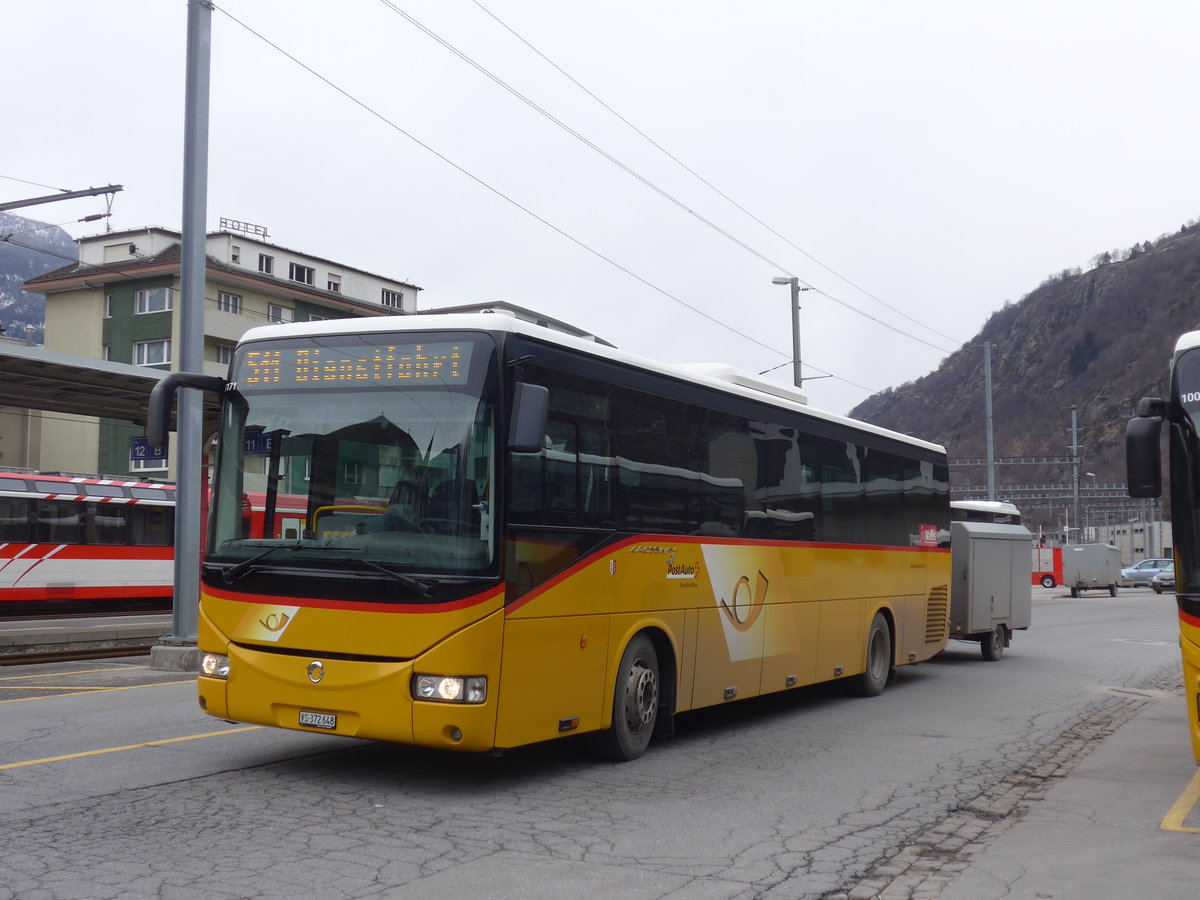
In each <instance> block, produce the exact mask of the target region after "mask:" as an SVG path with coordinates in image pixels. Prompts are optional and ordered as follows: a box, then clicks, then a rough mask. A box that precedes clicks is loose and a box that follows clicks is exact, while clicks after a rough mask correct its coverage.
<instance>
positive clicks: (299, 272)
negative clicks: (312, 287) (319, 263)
mask: <svg viewBox="0 0 1200 900" xmlns="http://www.w3.org/2000/svg"><path fill="white" fill-rule="evenodd" d="M314 274H315V273H314V272H313V270H312V269H311V268H310V267H309V266H302V265H300V263H288V278H290V279H292V281H298V282H300V283H301V284H312V283H313V275H314Z"/></svg>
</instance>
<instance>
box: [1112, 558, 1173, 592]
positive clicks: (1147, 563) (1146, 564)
mask: <svg viewBox="0 0 1200 900" xmlns="http://www.w3.org/2000/svg"><path fill="white" fill-rule="evenodd" d="M1174 565H1175V563H1174V562H1173V561H1172V560H1169V559H1143V560H1142V561H1141V562H1139V563H1134V564H1133V565H1132V566H1127V567H1126V568H1124V569H1122V570H1121V584H1130V585H1133V586H1134V587H1138V586H1139V585H1141V586H1149V584H1150V579H1151V578H1153V577H1154V576H1155V575H1157V574H1158V573H1159V572H1161V571H1163V570H1164V569H1169V568H1172V567H1173V566H1174Z"/></svg>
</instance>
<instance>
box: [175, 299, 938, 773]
mask: <svg viewBox="0 0 1200 900" xmlns="http://www.w3.org/2000/svg"><path fill="white" fill-rule="evenodd" d="M189 379H191V380H190V381H189ZM176 382H177V383H182V384H185V385H188V384H190V385H191V386H193V387H202V388H207V389H213V388H214V387H215V388H218V389H219V390H220V392H221V394H222V397H223V401H222V413H221V424H220V432H219V441H218V444H219V447H218V451H217V458H216V462H215V468H214V476H213V489H212V505H211V511H210V519H209V528H208V534H207V538H206V550H205V554H204V559H203V562H202V574H201V597H200V613H199V650H200V651H201V653H202V659H203V662H202V672H201V674H200V676H199V700H200V706H201V708H202V709H203V710H204V711H205V712H207V713H208V714H210V715H213V716H216V717H218V718H221V719H229V720H234V721H241V722H251V723H259V724H263V725H274V726H279V727H283V728H291V729H299V730H302V731H309V732H314V733H329V734H339V735H348V736H356V737H361V738H370V739H375V740H385V741H397V742H402V743H408V744H417V745H421V746H425V747H435V748H445V749H452V750H469V751H488V750H500V749H505V748H511V747H517V746H520V745H524V744H530V743H533V742H536V741H544V740H548V739H554V738H558V737H563V736H568V735H574V734H583V733H591V740H592V741H593V742H594V744H595V747H596V749H597V750H598V751H599V752H600V753H601V754H602V755H605V756H608V757H611V758H615V759H633V758H635V757H638V756H640V755H641V754H642V753H643V752H644V751H645V749H646V746H647V744H648V743H649V741H650V740H651V738H652V736H655V735H658V736H660V737H666V736H669V735H670V734H671V733H672V728H673V721H674V720H673V717H674V716H675V715H676V714H677V713H682V712H685V711H688V710H694V709H698V708H701V707H709V706H714V705H719V704H723V703H728V702H730V701H733V700H737V699H742V698H746V697H754V696H757V695H761V694H766V693H770V692H775V691H785V690H789V689H793V688H797V687H800V686H802V685H809V684H814V683H816V682H823V681H829V680H834V679H844V680H846V681H847V682H849V683H850V685H851V686H852V687H853V688H854V689H855V690H856V691H857V692H858V693H861V694H865V695H875V694H878V693H880V692H881V691H882V690H883V688H884V686H885V685H886V683H887V681H888V679H889V677H891V676H892V674H893V672H894V670H895V668H896V667H897V666H903V665H907V664H911V663H918V662H921V661H923V660H927V659H929V658H930V657H932V656H933V655H935V654H936V653H938V652H939V651H940V650H942V649H943V648H944V647H945V645H946V638H947V612H948V609H947V607H948V585H949V563H950V553H949V549H948V547H946V546H939V538H938V536H939V534H941V535H944V534H947V533H948V532H949V527H950V504H949V493H948V490H949V478H948V467H947V460H946V454H945V451H944V450H943V448H942V447H940V446H938V445H935V444H931V443H927V442H924V441H920V440H916V439H914V438H911V437H908V436H905V435H901V434H896V433H893V432H890V431H887V430H885V429H882V428H877V427H874V426H870V425H866V424H863V423H861V422H855V421H852V420H850V419H846V418H842V417H839V416H835V415H830V414H826V413H821V412H818V411H816V410H813V409H811V408H809V407H808V406H807V405H806V404H805V403H804V402H803V397H802V395H801V394H800V393H799V392H798V391H796V390H795V389H792V388H789V387H786V386H783V385H780V384H774V383H768V382H762V381H759V380H757V379H755V378H754V377H753V376H748V375H745V374H742V373H737V372H735V371H733V370H727V369H720V368H715V367H687V366H676V365H669V364H664V363H657V362H652V361H650V360H647V359H642V358H639V357H636V356H633V355H631V354H628V353H624V352H621V351H619V350H617V349H615V348H613V347H611V346H609V345H606V344H604V343H603V342H599V341H593V340H586V339H583V338H579V337H576V336H573V335H568V334H565V333H562V332H560V331H555V330H551V329H549V328H546V327H542V326H540V325H538V324H535V323H532V322H528V321H525V320H524V319H522V318H519V317H516V316H513V315H505V314H489V313H472V314H465V313H464V314H442V315H412V316H403V317H387V318H378V319H353V320H337V321H322V322H314V323H296V324H288V325H273V326H265V327H261V328H255V329H253V330H251V331H249V332H247V333H246V335H245V336H244V337H243V339H242V341H241V342H240V343H239V344H238V346H237V348H236V351H235V353H234V356H233V360H232V363H231V367H230V373H229V377H228V379H227V380H222V379H215V380H214V379H211V378H206V377H204V376H196V377H195V378H194V379H192V378H191V376H187V375H181V376H177V379H176ZM214 382H215V383H214ZM169 393H170V392H169V391H161V392H159V394H160V396H159V397H158V399H157V400H155V401H152V402H155V403H156V404H157V405H158V406H159V407H160V408H161V407H162V406H163V402H164V401H163V399H162V398H163V397H164V396H165V397H167V398H168V399H167V401H166V402H167V403H168V404H169ZM166 410H167V412H169V406H167V407H166ZM160 411H161V410H160ZM165 419H166V415H165V414H162V415H161V416H160V421H165ZM153 439H155V438H154V436H153V435H152V440H153ZM251 494H253V495H254V496H256V497H259V496H261V497H263V498H265V507H266V508H265V510H264V512H263V514H262V515H261V516H258V515H255V516H254V517H251V518H247V517H246V516H245V515H244V509H245V506H246V497H247V496H248V495H251ZM285 497H286V498H287V501H288V503H287V505H288V507H289V510H288V512H287V515H288V516H289V517H290V519H289V520H290V521H292V522H297V521H298V522H299V523H301V525H300V527H298V528H297V527H291V528H289V529H285V530H283V531H280V529H279V528H278V526H277V523H276V521H275V519H276V518H277V516H278V515H279V514H277V513H276V512H275V511H274V510H273V509H272V508H271V507H272V503H273V502H274V500H273V498H280V500H279V502H280V503H282V502H283V500H282V498H285ZM298 498H299V500H300V502H299V504H298V503H297V499H298ZM298 506H302V507H303V509H304V512H303V513H302V514H300V515H297V512H296V508H297V507H298ZM247 523H250V524H249V526H248V524H247ZM248 529H249V533H248ZM297 532H298V533H297ZM279 534H284V535H285V536H284V537H282V538H281V537H278V536H277V535H279Z"/></svg>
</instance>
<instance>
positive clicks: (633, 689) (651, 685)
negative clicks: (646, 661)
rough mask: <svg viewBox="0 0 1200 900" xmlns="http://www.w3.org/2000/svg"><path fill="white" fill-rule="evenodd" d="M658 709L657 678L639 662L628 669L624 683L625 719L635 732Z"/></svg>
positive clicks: (648, 721) (643, 726) (642, 726)
mask: <svg viewBox="0 0 1200 900" xmlns="http://www.w3.org/2000/svg"><path fill="white" fill-rule="evenodd" d="M657 709H658V679H657V678H656V677H655V676H654V673H653V672H652V671H651V670H650V669H647V668H646V667H645V666H643V665H641V664H640V663H636V664H634V666H633V668H631V669H630V670H629V680H628V681H627V682H626V684H625V721H626V723H627V724H628V725H629V730H630V731H631V732H634V733H635V734H636V733H637V732H639V731H641V730H642V729H643V728H645V727H646V726H647V725H649V724H650V723H651V722H653V721H654V715H655V712H656V711H657Z"/></svg>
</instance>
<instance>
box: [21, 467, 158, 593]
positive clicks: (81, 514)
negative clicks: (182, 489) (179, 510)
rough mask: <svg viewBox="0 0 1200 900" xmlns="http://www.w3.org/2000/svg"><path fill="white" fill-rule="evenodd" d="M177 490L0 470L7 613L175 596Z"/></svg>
mask: <svg viewBox="0 0 1200 900" xmlns="http://www.w3.org/2000/svg"><path fill="white" fill-rule="evenodd" d="M174 543H175V486H174V485H173V484H166V483H160V484H155V483H152V482H141V481H120V480H115V479H109V478H101V477H83V476H76V477H72V476H67V475H43V474H37V473H26V472H21V473H17V472H0V615H3V614H6V613H8V614H12V613H13V612H15V611H16V610H17V609H18V608H20V609H21V610H22V611H28V610H30V609H31V608H33V607H41V606H42V605H43V604H44V605H45V609H46V610H47V611H51V610H52V609H54V608H55V607H61V606H63V605H66V604H68V603H69V604H72V605H80V606H82V605H84V604H91V605H94V604H97V603H103V602H105V601H112V602H114V603H115V602H119V601H141V602H145V601H147V600H161V601H162V605H169V603H170V598H171V594H172V587H173V585H172V579H173V564H172V559H173V556H174Z"/></svg>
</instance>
